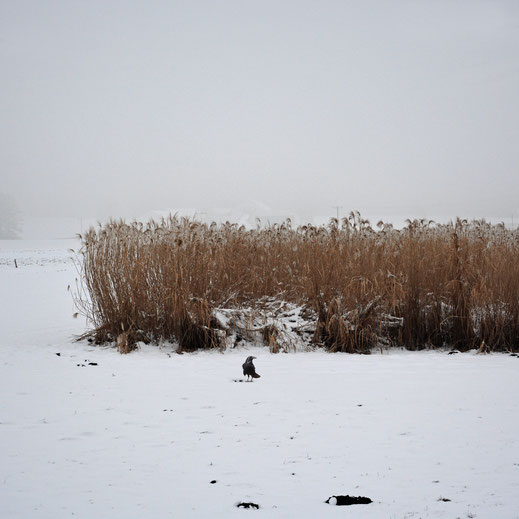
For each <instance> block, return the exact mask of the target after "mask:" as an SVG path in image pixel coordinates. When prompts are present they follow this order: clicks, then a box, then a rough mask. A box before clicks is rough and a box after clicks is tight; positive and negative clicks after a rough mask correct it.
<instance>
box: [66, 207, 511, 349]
mask: <svg viewBox="0 0 519 519" xmlns="http://www.w3.org/2000/svg"><path fill="white" fill-rule="evenodd" d="M79 268H80V271H81V279H82V285H81V287H80V290H79V292H78V294H77V298H76V299H77V301H76V302H77V305H78V307H79V309H80V310H81V311H82V312H83V313H84V314H86V315H87V317H88V318H89V319H90V321H91V323H92V330H91V331H90V332H88V333H87V334H86V335H87V336H89V337H90V338H91V339H92V340H95V341H96V342H98V343H101V342H107V341H116V340H117V338H118V337H119V336H120V335H121V334H123V333H124V334H126V335H125V337H126V340H127V342H128V346H127V347H126V349H128V351H129V350H130V349H131V347H132V344H134V343H135V342H136V341H139V340H145V341H153V342H158V341H161V340H174V341H176V342H178V344H179V346H180V348H181V349H185V350H194V349H198V348H217V347H221V346H222V345H223V344H224V341H223V339H224V337H225V335H226V334H228V333H229V330H223V329H222V327H221V326H220V324H219V323H218V320H217V319H215V317H214V310H215V309H217V308H245V307H247V308H252V309H254V310H255V311H257V312H261V311H262V305H263V304H264V301H266V300H278V301H287V302H290V303H295V304H298V305H304V306H305V307H306V308H307V309H308V310H309V311H311V312H313V314H314V315H315V327H314V334H313V341H314V343H316V344H318V345H322V346H324V347H325V348H328V349H329V350H330V351H346V352H366V353H367V352H369V351H370V350H371V349H372V348H373V347H377V346H378V347H381V346H391V345H394V346H405V347H406V348H408V349H413V350H414V349H422V348H438V347H453V348H458V349H460V350H468V349H471V348H479V347H480V346H481V345H482V344H483V342H484V343H485V348H486V349H488V350H489V351H494V350H513V351H516V350H517V349H518V347H519V233H518V231H510V230H507V229H506V228H505V227H504V226H503V225H490V224H488V223H486V222H485V221H472V222H467V221H465V220H460V219H458V220H457V221H456V222H453V223H449V224H444V225H440V224H436V223H434V222H428V221H424V220H414V221H408V222H407V226H406V227H405V228H404V229H402V230H396V229H394V228H393V227H392V226H391V225H390V224H386V223H383V222H379V223H378V224H377V226H376V228H373V227H372V226H371V225H370V224H369V222H367V221H366V220H363V219H362V218H361V217H360V215H359V214H358V213H356V212H354V213H351V214H350V216H349V217H348V218H344V219H343V220H342V221H341V222H338V221H337V220H335V219H332V220H331V222H330V224H329V225H328V226H321V227H315V226H311V225H307V226H301V227H297V228H292V226H291V223H290V221H286V222H285V223H284V224H282V225H272V226H269V227H267V228H259V227H258V228H257V229H255V230H246V229H245V228H243V227H238V226H237V225H235V224H229V223H226V224H224V225H216V224H214V223H213V224H211V225H206V224H202V223H199V222H196V221H190V220H187V219H183V218H181V219H179V218H176V217H170V218H169V219H167V220H162V221H161V222H153V221H151V222H149V223H148V224H142V223H132V224H127V223H124V222H111V223H109V224H107V225H105V226H104V227H99V228H98V229H93V228H92V229H90V230H89V231H88V232H87V233H86V235H85V236H84V237H83V238H82V249H81V254H80V265H79ZM277 333H278V332H277V331H276V329H275V327H270V328H269V327H267V328H265V330H264V331H263V336H264V341H265V343H266V344H268V345H270V347H271V349H273V350H274V351H275V350H276V348H277V346H276V345H277ZM120 340H121V341H122V340H123V339H120Z"/></svg>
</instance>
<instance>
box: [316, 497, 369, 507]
mask: <svg viewBox="0 0 519 519" xmlns="http://www.w3.org/2000/svg"><path fill="white" fill-rule="evenodd" d="M325 503H328V504H329V505H337V506H348V505H369V503H373V501H372V500H371V499H370V498H369V497H363V496H357V497H355V496H331V497H329V498H328V499H327V500H326V501H325Z"/></svg>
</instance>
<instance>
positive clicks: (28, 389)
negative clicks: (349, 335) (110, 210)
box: [0, 240, 519, 519]
mask: <svg viewBox="0 0 519 519" xmlns="http://www.w3.org/2000/svg"><path fill="white" fill-rule="evenodd" d="M71 247H77V243H75V242H74V241H72V240H71V241H68V242H67V241H55V242H27V241H21V242H1V241H0V287H1V290H0V392H1V401H0V402H1V403H0V445H1V451H0V452H1V454H0V517H2V518H42V517H45V518H49V519H50V518H52V519H56V518H61V517H80V518H122V517H124V518H145V517H153V518H162V517H172V518H185V517H243V516H249V515H254V516H262V517H286V518H289V517H298V518H303V517H304V518H317V517H352V518H353V517H355V518H395V519H396V518H398V519H401V518H411V517H413V518H426V517H437V518H457V517H460V518H471V517H472V518H476V517H477V518H479V519H481V518H519V435H518V430H519V400H518V398H517V395H518V394H519V377H518V376H517V373H518V370H519V358H517V357H511V356H508V355H506V354H494V355H487V356H483V355H476V354H474V353H468V354H457V355H447V353H442V352H421V353H408V352H403V351H392V352H389V353H384V354H380V353H375V354H373V355H371V356H357V355H347V354H327V353H323V352H320V351H317V352H309V353H291V354H278V355H272V354H270V353H268V350H267V349H257V348H252V347H251V348H241V349H240V350H233V351H229V352H227V353H225V354H221V353H218V352H201V353H195V354H184V355H177V354H175V353H174V349H173V347H172V346H171V345H167V346H164V347H162V348H158V347H153V346H145V347H143V348H141V349H140V350H139V351H137V352H135V353H132V354H130V355H126V356H123V355H120V354H119V353H117V352H116V351H115V350H114V349H112V348H105V347H102V348H100V347H93V346H91V345H89V344H88V343H82V344H78V343H75V342H73V336H74V334H79V333H81V332H83V331H84V329H85V323H84V321H83V320H82V319H81V318H79V319H73V318H72V314H73V313H74V311H75V310H74V307H73V304H72V299H71V296H70V294H69V293H68V292H67V285H69V284H70V285H73V282H74V278H75V276H76V273H75V269H74V265H73V263H72V261H71V259H70V255H69V253H67V248H71ZM14 259H16V260H17V264H18V268H15V265H14ZM58 354H59V355H58ZM250 354H251V355H255V356H256V357H257V360H256V361H255V365H256V369H257V371H258V373H260V374H261V378H260V379H257V380H255V381H254V382H253V383H239V382H235V380H241V379H242V378H243V376H242V373H241V364H242V363H243V361H244V360H245V358H246V356H247V355H250ZM90 363H93V364H90ZM344 494H349V495H352V496H367V497H370V498H371V499H372V500H373V503H371V504H369V505H354V506H351V507H334V506H330V505H327V504H325V503H324V501H325V500H326V499H327V498H328V497H330V496H332V495H344ZM240 502H253V503H257V504H258V505H259V506H260V508H259V509H258V510H251V509H249V510H244V509H242V508H237V507H236V505H237V504H238V503H240Z"/></svg>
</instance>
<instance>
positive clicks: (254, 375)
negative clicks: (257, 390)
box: [252, 373, 261, 378]
mask: <svg viewBox="0 0 519 519" xmlns="http://www.w3.org/2000/svg"><path fill="white" fill-rule="evenodd" d="M260 376H261V375H258V374H257V373H254V374H253V375H252V377H253V378H260Z"/></svg>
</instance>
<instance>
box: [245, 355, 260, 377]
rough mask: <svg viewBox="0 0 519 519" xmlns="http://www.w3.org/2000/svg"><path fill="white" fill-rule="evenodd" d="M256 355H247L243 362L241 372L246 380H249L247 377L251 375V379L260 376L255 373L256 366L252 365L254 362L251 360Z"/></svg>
mask: <svg viewBox="0 0 519 519" xmlns="http://www.w3.org/2000/svg"><path fill="white" fill-rule="evenodd" d="M255 358H256V357H247V360H246V361H245V362H244V363H243V365H242V368H243V374H244V375H245V376H246V377H247V380H249V377H251V380H252V379H254V378H260V376H259V375H258V374H257V373H256V368H255V367H254V364H253V363H252V361H253V360H254V359H255Z"/></svg>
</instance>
